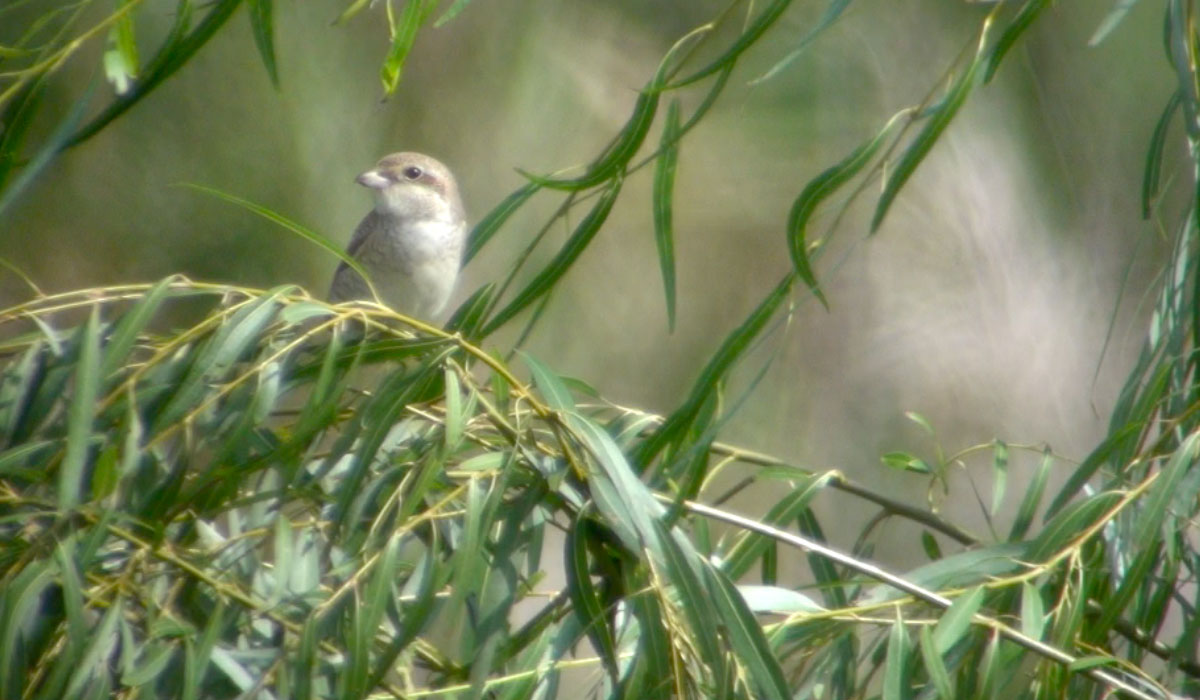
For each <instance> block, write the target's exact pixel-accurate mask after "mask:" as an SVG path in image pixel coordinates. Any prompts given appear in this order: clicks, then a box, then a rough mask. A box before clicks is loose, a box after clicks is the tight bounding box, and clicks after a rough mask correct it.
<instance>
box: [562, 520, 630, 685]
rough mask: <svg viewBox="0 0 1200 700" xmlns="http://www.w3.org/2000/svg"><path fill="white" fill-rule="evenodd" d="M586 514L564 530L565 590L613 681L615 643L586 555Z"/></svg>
mask: <svg viewBox="0 0 1200 700" xmlns="http://www.w3.org/2000/svg"><path fill="white" fill-rule="evenodd" d="M588 522H589V521H588V519H587V516H586V515H584V514H582V513H581V514H580V515H579V516H577V517H576V518H575V522H574V523H573V524H572V526H571V529H570V531H569V532H567V542H566V548H567V551H566V562H567V566H566V574H567V594H568V595H569V596H570V598H571V612H572V613H574V615H575V616H576V617H577V618H579V624H580V626H581V627H582V628H583V630H584V631H585V632H586V633H587V636H588V639H590V640H591V642H592V644H593V645H594V646H595V647H596V650H597V652H598V653H599V654H600V660H601V662H603V664H604V669H605V670H606V671H607V672H608V674H609V676H610V677H611V678H612V680H613V682H616V680H617V678H618V676H619V671H618V670H617V644H616V641H615V640H614V639H613V636H612V630H611V629H609V626H608V618H607V612H606V611H605V606H604V601H603V599H602V598H601V596H600V592H599V590H597V588H596V586H595V584H594V583H592V574H591V570H590V565H589V563H588V556H587V543H588V541H589V540H592V539H595V535H594V534H592V533H589V532H588V530H590V528H589V526H588Z"/></svg>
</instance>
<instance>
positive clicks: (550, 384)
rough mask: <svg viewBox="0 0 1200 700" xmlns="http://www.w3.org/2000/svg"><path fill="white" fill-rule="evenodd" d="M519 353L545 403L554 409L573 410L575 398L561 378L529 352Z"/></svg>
mask: <svg viewBox="0 0 1200 700" xmlns="http://www.w3.org/2000/svg"><path fill="white" fill-rule="evenodd" d="M520 355H521V359H522V360H524V361H525V364H526V365H527V366H528V367H529V373H530V374H532V375H533V382H534V384H536V385H537V388H538V390H539V391H541V393H542V396H543V397H544V398H545V399H546V405H547V406H549V407H550V408H552V409H554V410H555V411H573V410H575V399H574V398H572V396H571V392H570V391H569V390H568V389H567V386H566V384H564V383H563V381H562V379H561V378H559V376H558V375H556V374H554V372H552V371H550V368H549V367H547V366H546V365H544V364H542V362H541V361H540V360H538V359H537V358H535V357H534V356H532V355H530V354H529V353H527V352H523V351H521V352H520Z"/></svg>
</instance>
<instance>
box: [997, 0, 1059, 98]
mask: <svg viewBox="0 0 1200 700" xmlns="http://www.w3.org/2000/svg"><path fill="white" fill-rule="evenodd" d="M1049 6H1050V0H1026V1H1025V4H1024V5H1022V6H1021V9H1020V11H1019V12H1017V15H1016V16H1015V17H1013V19H1012V21H1011V22H1009V23H1008V26H1007V27H1005V28H1004V31H1003V32H1001V33H1000V38H999V39H997V40H996V45H995V46H994V47H992V52H991V55H990V56H988V66H987V70H986V71H984V74H983V82H985V83H987V82H991V80H992V76H993V75H995V74H996V70H997V69H998V68H999V67H1000V62H1001V61H1003V60H1004V57H1005V56H1006V55H1008V51H1009V49H1011V48H1012V47H1013V46H1014V45H1015V44H1016V43H1017V38H1019V37H1020V36H1021V35H1022V34H1024V33H1025V30H1026V29H1029V27H1030V25H1032V24H1033V21H1034V20H1035V19H1037V17H1038V15H1040V14H1041V13H1042V10H1044V9H1046V8H1047V7H1049Z"/></svg>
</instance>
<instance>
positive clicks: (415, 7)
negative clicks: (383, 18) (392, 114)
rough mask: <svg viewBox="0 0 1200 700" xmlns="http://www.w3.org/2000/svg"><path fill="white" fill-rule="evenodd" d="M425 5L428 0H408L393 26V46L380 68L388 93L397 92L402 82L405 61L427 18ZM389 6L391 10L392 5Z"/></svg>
mask: <svg viewBox="0 0 1200 700" xmlns="http://www.w3.org/2000/svg"><path fill="white" fill-rule="evenodd" d="M425 5H426V0H408V2H406V3H404V10H403V11H402V13H401V15H400V21H399V22H398V23H397V24H396V25H395V26H394V27H393V28H392V47H391V50H389V51H388V55H387V58H385V59H384V61H383V66H382V67H381V68H380V69H379V79H380V80H382V81H383V91H384V93H386V94H388V95H390V94H392V93H393V92H395V91H396V86H397V85H399V84H400V76H401V75H402V74H403V72H404V62H405V61H406V60H408V54H409V53H410V52H411V51H412V47H413V43H415V42H416V40H417V30H418V29H420V28H421V23H422V21H423V20H424V18H425V14H426V13H425V9H426V8H425ZM388 7H389V11H390V8H391V6H390V5H389V6H388Z"/></svg>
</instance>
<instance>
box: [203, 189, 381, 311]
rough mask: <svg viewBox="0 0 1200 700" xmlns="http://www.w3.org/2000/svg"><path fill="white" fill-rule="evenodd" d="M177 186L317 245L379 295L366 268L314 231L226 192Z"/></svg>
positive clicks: (375, 294) (372, 292) (376, 295)
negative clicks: (255, 217) (231, 207)
mask: <svg viewBox="0 0 1200 700" xmlns="http://www.w3.org/2000/svg"><path fill="white" fill-rule="evenodd" d="M179 186H180V187H187V188H190V189H193V190H196V191H197V192H203V193H205V194H209V195H212V196H214V197H216V198H217V199H223V200H225V201H226V202H229V203H231V204H236V205H238V206H239V207H242V208H243V209H246V210H247V211H251V212H253V213H255V214H258V215H259V216H261V217H262V218H264V219H267V220H268V221H272V222H274V223H276V224H278V225H279V226H281V227H283V228H285V229H287V230H288V231H291V232H292V233H294V234H296V235H297V236H300V237H301V238H303V239H304V240H306V241H308V242H309V243H313V244H315V245H317V246H318V247H319V248H322V249H324V250H325V251H327V252H329V253H333V254H334V255H335V256H336V257H337V259H338V260H341V261H342V262H344V263H346V264H347V265H349V266H350V268H351V269H353V270H354V271H355V272H357V273H358V274H360V275H362V278H363V279H364V280H366V282H367V286H368V287H369V288H370V289H371V294H373V295H374V296H375V297H378V296H379V294H378V293H377V292H376V291H375V285H373V284H372V283H371V276H370V275H369V274H368V273H367V270H366V268H365V267H363V266H362V264H360V263H359V262H358V261H357V260H355V259H354V258H353V257H351V256H350V254H349V253H347V252H346V251H345V250H343V249H342V247H341V246H339V245H337V244H336V243H334V242H333V241H331V240H329V239H328V238H326V237H325V236H322V235H321V234H319V233H317V232H316V231H313V230H311V229H308V228H305V227H304V226H301V225H300V224H298V223H296V222H295V221H292V220H291V219H288V218H287V217H285V216H283V215H282V214H278V213H276V212H274V211H271V210H270V209H267V208H266V207H264V206H261V205H259V204H255V203H254V202H251V201H249V200H247V199H242V198H241V197H238V196H235V195H232V194H228V193H226V192H222V191H221V190H218V189H215V188H212V187H206V186H205V185H197V184H195V183H191V182H181V183H179Z"/></svg>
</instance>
